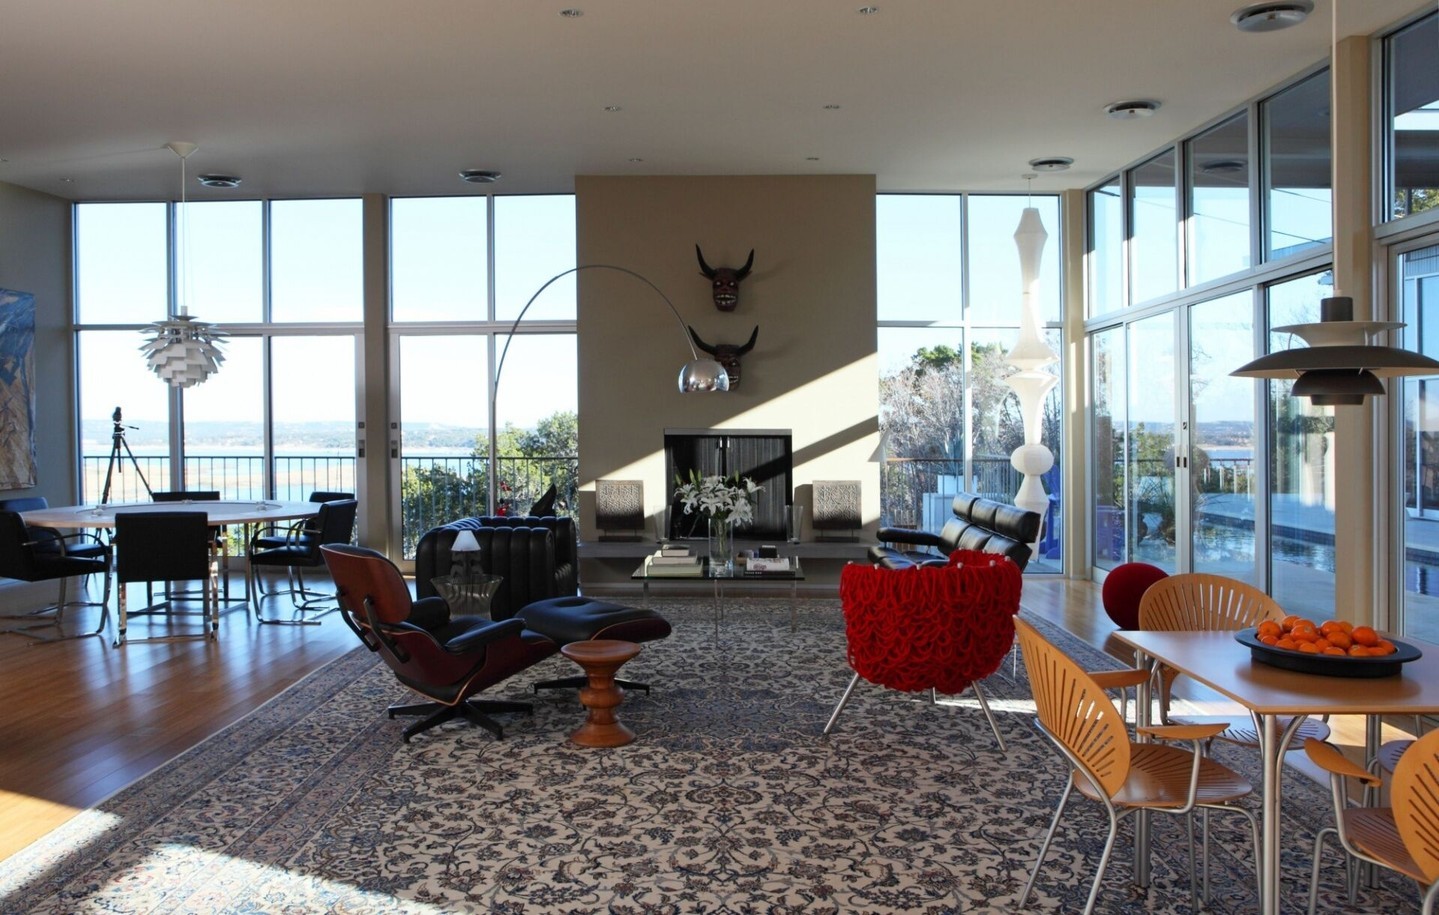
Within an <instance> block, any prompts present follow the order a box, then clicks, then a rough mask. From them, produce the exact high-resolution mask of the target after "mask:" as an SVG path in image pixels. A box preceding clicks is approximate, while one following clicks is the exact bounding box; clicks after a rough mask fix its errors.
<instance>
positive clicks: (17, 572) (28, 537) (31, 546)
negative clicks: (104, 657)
mask: <svg viewBox="0 0 1439 915" xmlns="http://www.w3.org/2000/svg"><path fill="white" fill-rule="evenodd" d="M71 542H75V543H83V544H84V545H85V546H86V547H90V546H94V545H95V544H97V543H99V541H98V539H97V538H94V537H93V536H92V535H89V534H71V535H68V536H60V535H58V534H56V533H55V532H54V531H49V530H44V529H42V528H30V527H27V526H26V524H25V519H23V518H21V517H20V515H19V513H17V512H14V511H0V576H3V577H5V578H14V579H17V580H19V581H54V580H56V579H59V581H60V597H59V600H57V601H56V602H55V603H53V604H51V605H49V606H47V607H41V608H40V609H39V610H32V611H30V612H28V613H18V614H6V615H4V616H3V617H0V619H18V620H29V621H30V625H28V626H18V627H15V628H12V629H6V630H3V631H4V632H9V633H13V634H15V635H23V636H26V637H28V638H32V639H36V640H38V641H42V642H56V641H63V640H65V639H75V638H83V637H86V636H92V635H101V634H103V633H104V631H105V623H106V622H107V621H108V620H109V609H108V604H109V601H110V552H109V549H108V548H106V547H105V545H104V544H103V543H99V546H100V547H101V549H100V553H99V555H83V554H81V553H79V552H74V553H72V552H71V551H70V549H69V546H68V545H69V544H70V543H71ZM96 574H99V575H104V576H105V598H104V600H102V601H100V603H99V606H100V608H101V610H100V624H99V625H98V626H97V627H96V628H95V631H93V632H80V633H76V634H74V635H66V634H65V631H64V628H63V623H64V620H65V608H66V607H93V606H95V603H94V602H92V601H71V600H67V599H66V595H67V590H66V589H67V586H68V585H69V582H70V579H71V578H73V577H76V576H80V575H96ZM51 628H53V629H54V631H55V633H56V634H55V635H47V634H45V633H44V630H46V629H51Z"/></svg>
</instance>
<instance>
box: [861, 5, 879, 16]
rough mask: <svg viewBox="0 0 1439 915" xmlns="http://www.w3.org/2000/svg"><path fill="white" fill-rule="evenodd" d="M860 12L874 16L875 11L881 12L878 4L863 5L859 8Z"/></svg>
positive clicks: (862, 14) (863, 14)
mask: <svg viewBox="0 0 1439 915" xmlns="http://www.w3.org/2000/svg"><path fill="white" fill-rule="evenodd" d="M858 12H859V14H860V15H861V16H873V15H874V14H875V13H877V12H879V7H877V6H861V7H860V8H859V10H858Z"/></svg>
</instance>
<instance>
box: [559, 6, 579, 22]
mask: <svg viewBox="0 0 1439 915" xmlns="http://www.w3.org/2000/svg"><path fill="white" fill-rule="evenodd" d="M584 14H585V11H584V10H578V9H575V8H574V7H570V8H569V9H565V10H560V15H561V16H563V17H565V18H566V19H578V18H580V17H581V16H583V15H584Z"/></svg>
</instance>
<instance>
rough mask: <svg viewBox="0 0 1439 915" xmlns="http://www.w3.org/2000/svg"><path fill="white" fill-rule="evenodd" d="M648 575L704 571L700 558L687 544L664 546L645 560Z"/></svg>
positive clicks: (674, 574) (681, 575)
mask: <svg viewBox="0 0 1439 915" xmlns="http://www.w3.org/2000/svg"><path fill="white" fill-rule="evenodd" d="M645 567H646V568H645V571H646V574H648V575H673V576H675V577H677V578H678V577H683V576H686V575H695V576H698V575H699V574H700V573H702V572H703V571H704V564H703V563H701V562H700V558H699V557H698V556H695V555H694V554H692V553H691V552H690V548H689V547H687V546H662V547H660V548H659V549H658V550H656V551H655V552H654V553H653V554H652V555H651V556H650V557H649V558H648V559H646V560H645Z"/></svg>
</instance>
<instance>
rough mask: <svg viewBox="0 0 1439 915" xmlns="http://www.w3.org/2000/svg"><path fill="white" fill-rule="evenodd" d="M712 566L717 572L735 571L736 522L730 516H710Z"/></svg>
mask: <svg viewBox="0 0 1439 915" xmlns="http://www.w3.org/2000/svg"><path fill="white" fill-rule="evenodd" d="M709 530H710V549H709V553H710V568H711V569H712V570H714V571H716V572H733V571H734V522H733V521H731V520H729V519H728V518H710V521H709Z"/></svg>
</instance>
